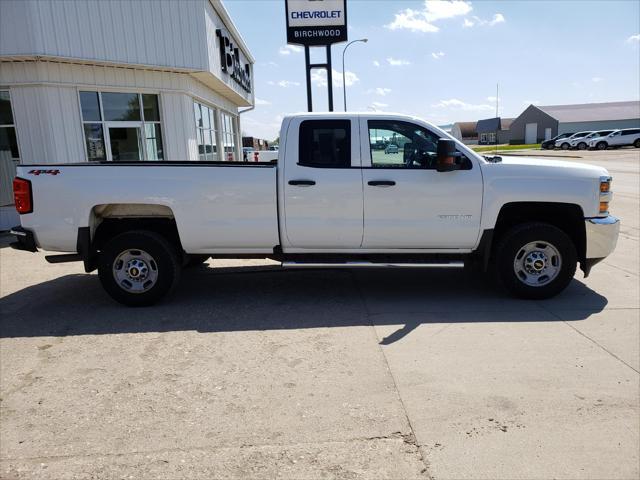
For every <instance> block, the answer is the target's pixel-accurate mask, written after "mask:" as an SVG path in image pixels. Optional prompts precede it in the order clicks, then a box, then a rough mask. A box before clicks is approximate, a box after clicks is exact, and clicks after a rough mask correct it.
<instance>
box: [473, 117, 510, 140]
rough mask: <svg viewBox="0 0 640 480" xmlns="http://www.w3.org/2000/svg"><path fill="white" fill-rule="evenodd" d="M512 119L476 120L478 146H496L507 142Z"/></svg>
mask: <svg viewBox="0 0 640 480" xmlns="http://www.w3.org/2000/svg"><path fill="white" fill-rule="evenodd" d="M512 122H513V118H500V117H494V118H486V119H484V120H478V123H477V124H476V131H477V133H478V145H496V144H499V143H508V142H509V127H510V126H511V123H512Z"/></svg>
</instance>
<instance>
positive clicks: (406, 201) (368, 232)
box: [361, 118, 482, 249]
mask: <svg viewBox="0 0 640 480" xmlns="http://www.w3.org/2000/svg"><path fill="white" fill-rule="evenodd" d="M361 122H362V125H361V135H365V134H367V135H368V136H369V152H368V157H369V158H366V159H365V155H366V153H367V152H363V170H362V171H363V185H362V186H363V191H364V240H363V244H362V246H363V248H385V249H389V248H412V249H414V248H418V249H458V248H460V249H465V248H472V247H474V246H475V243H476V241H477V238H478V233H479V229H480V214H481V211H482V175H481V173H480V168H479V166H478V164H477V163H476V161H475V159H473V160H472V159H468V158H466V159H465V163H466V165H465V167H464V169H463V170H458V171H453V172H437V171H436V169H435V168H436V159H437V154H436V152H437V143H438V139H439V135H438V134H437V133H436V132H434V131H431V130H429V129H427V128H425V127H423V126H420V125H417V124H414V123H411V122H406V121H396V120H378V119H368V120H367V119H365V118H363V119H362V120H361ZM365 132H366V133H365Z"/></svg>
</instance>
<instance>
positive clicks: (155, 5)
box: [0, 0, 208, 71]
mask: <svg viewBox="0 0 640 480" xmlns="http://www.w3.org/2000/svg"><path fill="white" fill-rule="evenodd" d="M207 4H208V2H207ZM0 32H2V33H0V55H17V54H25V55H50V56H55V57H67V58H77V59H82V60H95V61H105V62H113V63H128V64H138V65H156V66H165V67H175V68H186V69H191V70H200V71H202V70H207V66H208V56H207V43H206V41H205V38H206V34H205V22H204V6H203V0H163V1H161V2H158V1H153V0H137V1H130V0H112V1H101V0H85V1H75V0H22V1H20V2H18V1H0Z"/></svg>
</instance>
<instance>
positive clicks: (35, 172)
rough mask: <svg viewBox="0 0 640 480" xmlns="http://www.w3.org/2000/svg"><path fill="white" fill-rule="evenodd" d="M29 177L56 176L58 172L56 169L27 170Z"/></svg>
mask: <svg viewBox="0 0 640 480" xmlns="http://www.w3.org/2000/svg"><path fill="white" fill-rule="evenodd" d="M28 173H29V175H58V174H59V173H60V170H58V169H57V168H54V169H49V170H29V172H28Z"/></svg>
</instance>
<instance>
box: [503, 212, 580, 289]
mask: <svg viewBox="0 0 640 480" xmlns="http://www.w3.org/2000/svg"><path fill="white" fill-rule="evenodd" d="M496 252H497V259H496V268H497V273H498V277H499V279H500V281H501V283H502V284H503V285H504V287H505V288H506V289H507V290H508V291H509V293H511V294H512V295H514V296H516V297H520V298H526V299H535V300H537V299H544V298H550V297H553V296H555V295H557V294H558V293H560V292H562V291H563V290H564V289H565V288H566V287H567V285H569V282H571V279H572V278H573V276H574V275H575V273H576V265H577V253H576V248H575V246H574V244H573V242H572V241H571V238H569V236H568V235H567V234H566V233H564V232H563V231H562V230H560V229H559V228H557V227H554V226H553V225H549V224H546V223H525V224H522V225H518V226H516V227H514V228H512V229H511V230H509V231H508V232H507V233H506V234H505V235H504V236H503V237H502V240H501V241H500V244H499V245H498V248H497V249H496Z"/></svg>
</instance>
